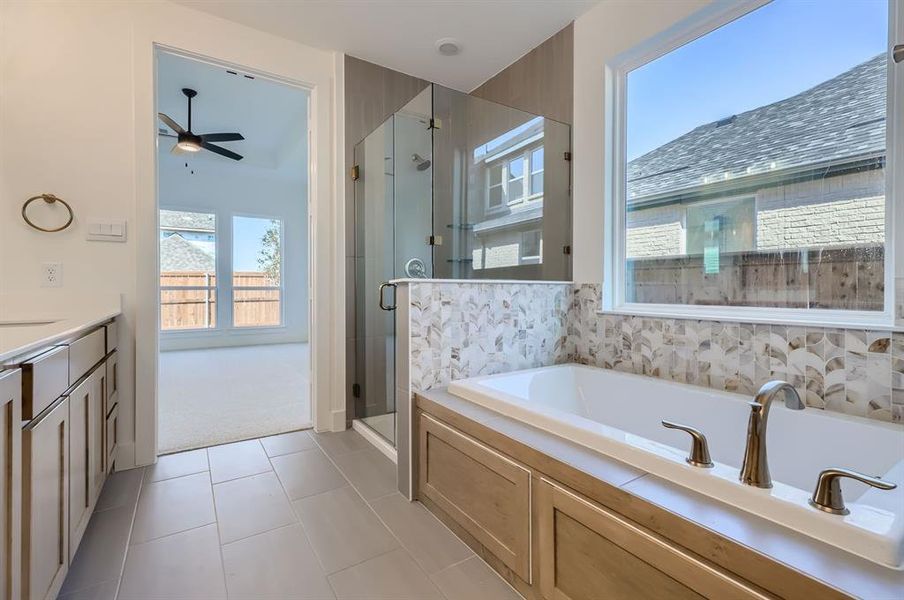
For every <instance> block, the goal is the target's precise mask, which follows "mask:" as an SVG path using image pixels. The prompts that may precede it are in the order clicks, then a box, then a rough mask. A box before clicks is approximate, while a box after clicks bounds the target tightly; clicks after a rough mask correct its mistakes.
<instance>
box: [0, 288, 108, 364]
mask: <svg viewBox="0 0 904 600" xmlns="http://www.w3.org/2000/svg"><path fill="white" fill-rule="evenodd" d="M121 306H122V303H121V298H120V295H119V294H91V295H90V296H86V297H79V295H78V294H71V293H62V292H60V291H56V290H54V291H53V292H50V291H47V292H44V291H40V292H14V293H8V294H0V364H2V363H4V362H7V361H9V360H10V359H12V358H14V357H16V356H21V355H23V354H28V353H29V352H32V351H35V350H40V349H41V348H42V347H44V346H51V345H53V344H54V343H56V342H59V341H61V340H63V339H66V338H68V337H70V336H73V335H75V334H76V333H78V332H79V331H82V330H84V329H88V328H90V327H93V326H95V325H99V324H101V323H103V322H105V321H109V320H110V319H112V318H113V317H115V316H117V315H119V314H120V312H121V310H122V309H121ZM10 322H28V323H29V324H26V325H13V326H10V325H9V323H10Z"/></svg>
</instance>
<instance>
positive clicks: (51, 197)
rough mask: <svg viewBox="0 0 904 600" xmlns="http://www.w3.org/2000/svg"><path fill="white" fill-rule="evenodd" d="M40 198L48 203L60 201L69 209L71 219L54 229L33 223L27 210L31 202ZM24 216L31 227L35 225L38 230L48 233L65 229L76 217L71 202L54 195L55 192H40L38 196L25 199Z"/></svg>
mask: <svg viewBox="0 0 904 600" xmlns="http://www.w3.org/2000/svg"><path fill="white" fill-rule="evenodd" d="M39 199H40V200H43V201H44V202H46V203H47V204H53V203H55V202H59V203H60V204H62V205H63V206H65V207H66V210H67V211H69V220H68V221H66V222H65V223H64V224H63V225H62V226H61V227H56V228H54V229H47V228H45V227H41V226H40V225H35V224H34V223H32V222H31V219H29V218H28V213H27V212H26V211H27V210H28V205H29V204H31V203H32V202H34V201H35V200H39ZM22 218H23V219H25V222H26V223H28V225H29V227H33V228H34V229H37V230H38V231H46V232H47V233H55V232H57V231H63V230H64V229H66V228H67V227H69V226H70V225H72V220H73V219H74V218H75V214H74V213H73V212H72V207H71V206H69V203H68V202H66V201H65V200H63V199H62V198H58V197H56V196H54V195H53V194H40V195H38V196H32V197H31V198H29V199H28V200H26V201H25V204H23V205H22Z"/></svg>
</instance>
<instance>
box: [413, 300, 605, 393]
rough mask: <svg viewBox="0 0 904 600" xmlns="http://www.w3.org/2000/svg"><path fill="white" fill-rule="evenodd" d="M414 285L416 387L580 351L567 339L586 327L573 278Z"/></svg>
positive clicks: (533, 364)
mask: <svg viewBox="0 0 904 600" xmlns="http://www.w3.org/2000/svg"><path fill="white" fill-rule="evenodd" d="M408 285H409V288H410V290H409V295H410V303H411V307H410V316H409V318H410V323H409V336H410V345H411V349H410V353H411V358H410V367H409V370H410V374H411V387H412V389H413V390H428V389H430V388H434V387H440V386H445V385H448V384H449V383H450V382H451V381H454V380H456V379H464V378H467V377H475V376H478V375H492V374H494V373H503V372H506V371H516V370H519V369H529V368H532V367H541V366H546V365H551V364H556V363H562V362H568V360H570V357H572V356H574V355H575V354H576V353H577V352H578V350H577V349H576V348H575V347H574V346H571V345H569V343H568V340H569V336H568V332H569V331H578V330H580V329H581V328H582V327H583V323H580V322H575V321H571V320H570V317H572V316H576V315H578V314H580V313H579V312H578V311H574V310H572V304H573V303H574V301H575V298H576V295H575V294H574V290H573V289H572V286H571V285H570V284H512V283H480V282H461V283H458V282H456V283H448V282H424V283H420V282H414V283H410V284H408ZM577 337H578V336H575V341H577ZM592 351H594V348H591V347H590V346H583V347H582V348H581V352H587V353H589V352H592Z"/></svg>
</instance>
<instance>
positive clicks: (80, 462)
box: [68, 377, 94, 556]
mask: <svg viewBox="0 0 904 600" xmlns="http://www.w3.org/2000/svg"><path fill="white" fill-rule="evenodd" d="M93 396H94V380H93V378H91V377H88V378H87V379H85V380H84V381H82V383H80V384H79V385H78V386H77V387H76V388H75V389H74V390H72V393H71V394H69V548H68V553H69V556H75V550H76V548H78V543H79V542H80V541H81V539H82V534H83V533H85V528H86V527H87V526H88V520H89V519H90V518H91V495H92V489H91V457H90V455H91V443H90V440H91V431H92V429H93V426H92V423H91V404H92V400H93Z"/></svg>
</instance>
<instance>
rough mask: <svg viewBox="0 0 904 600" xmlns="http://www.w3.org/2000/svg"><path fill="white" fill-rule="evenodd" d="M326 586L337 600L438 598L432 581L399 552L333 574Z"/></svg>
mask: <svg viewBox="0 0 904 600" xmlns="http://www.w3.org/2000/svg"><path fill="white" fill-rule="evenodd" d="M330 583H331V584H332V586H333V590H335V592H336V598H338V599H339V600H429V599H431V598H436V599H437V600H440V599H442V594H440V592H439V590H438V589H437V588H436V586H435V585H433V582H431V581H430V579H429V578H428V577H427V575H425V574H424V572H423V571H422V570H421V569H420V567H418V566H417V563H415V562H414V560H413V559H412V558H411V556H409V555H408V553H407V552H405V551H404V550H402V549H398V550H393V551H392V552H388V553H386V554H382V555H380V556H378V557H376V558H372V559H370V560H368V561H365V562H363V563H361V564H358V565H355V566H353V567H350V568H348V569H345V570H344V571H339V572H338V573H333V574H332V575H330ZM475 598H479V596H475Z"/></svg>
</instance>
